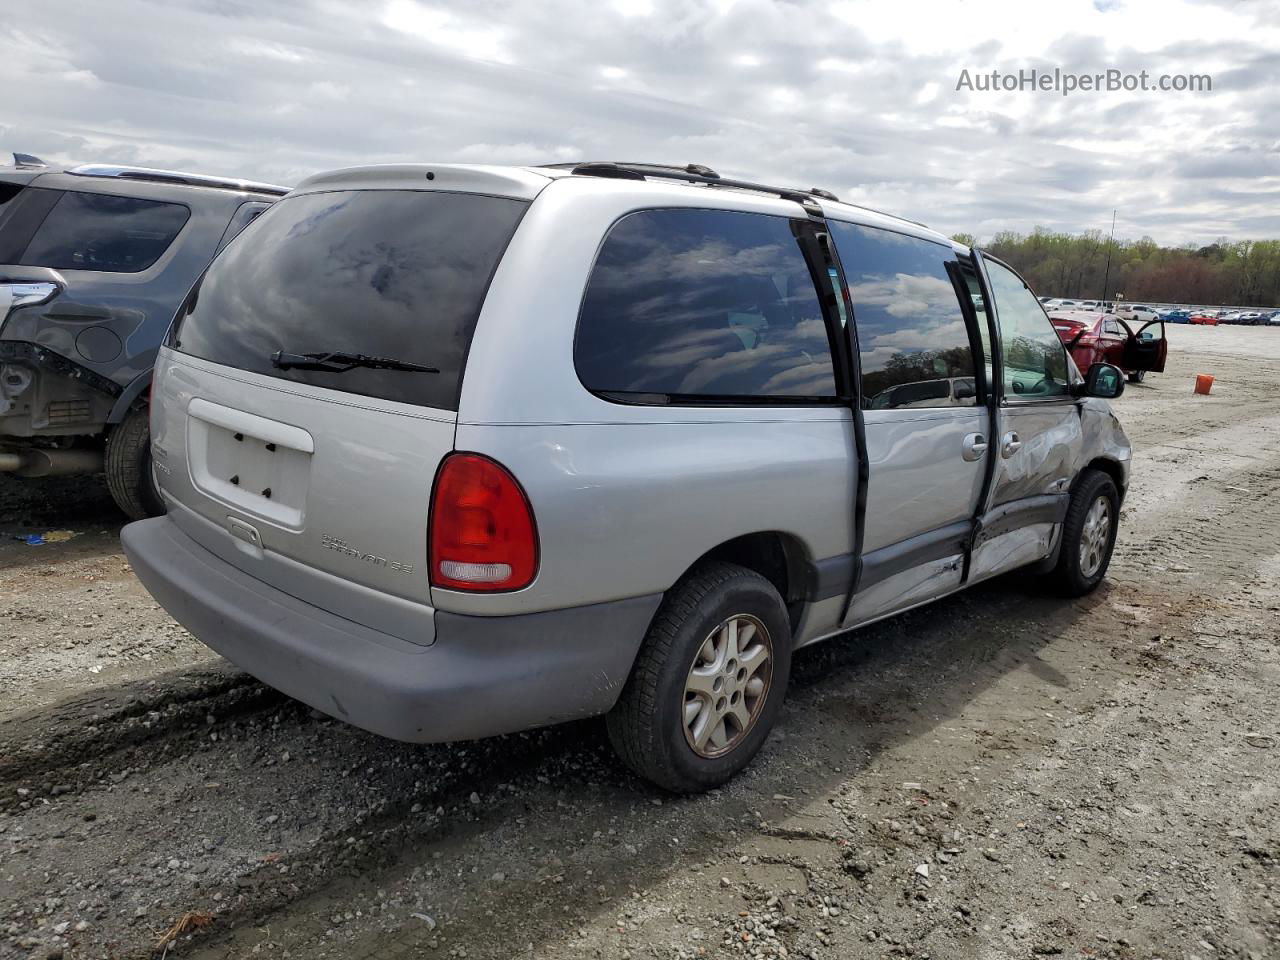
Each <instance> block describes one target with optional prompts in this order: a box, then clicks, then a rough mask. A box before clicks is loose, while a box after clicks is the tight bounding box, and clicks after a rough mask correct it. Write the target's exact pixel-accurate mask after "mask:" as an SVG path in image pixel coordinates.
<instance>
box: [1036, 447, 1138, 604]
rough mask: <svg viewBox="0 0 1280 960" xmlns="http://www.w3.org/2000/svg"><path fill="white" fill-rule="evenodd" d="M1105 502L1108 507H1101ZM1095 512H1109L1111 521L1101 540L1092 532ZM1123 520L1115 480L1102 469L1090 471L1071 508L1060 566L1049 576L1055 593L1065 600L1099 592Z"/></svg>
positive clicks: (1069, 509)
mask: <svg viewBox="0 0 1280 960" xmlns="http://www.w3.org/2000/svg"><path fill="white" fill-rule="evenodd" d="M1103 501H1105V508H1100V507H1098V504H1099V503H1100V502H1103ZM1094 510H1105V515H1106V518H1107V527H1106V530H1105V533H1103V534H1101V535H1100V537H1099V534H1097V533H1094V534H1090V533H1089V532H1088V530H1089V528H1090V527H1091V526H1092V525H1093V520H1092V511H1094ZM1119 517H1120V494H1119V492H1118V491H1117V490H1116V485H1115V481H1113V480H1112V479H1111V478H1110V477H1109V476H1107V475H1106V474H1105V473H1103V472H1102V471H1101V470H1093V469H1089V470H1086V471H1085V472H1084V473H1083V474H1082V475H1081V477H1080V482H1079V484H1078V485H1077V486H1076V490H1075V493H1073V494H1072V495H1071V504H1070V506H1068V507H1067V517H1066V520H1065V521H1064V522H1063V524H1062V549H1061V550H1060V551H1059V553H1058V564H1057V566H1056V567H1055V568H1054V569H1053V571H1052V572H1051V573H1050V574H1049V575H1048V576H1049V583H1050V586H1051V587H1052V588H1053V590H1054V591H1055V592H1057V593H1058V594H1060V595H1062V596H1064V597H1082V596H1084V595H1085V594H1086V593H1091V592H1093V591H1094V590H1095V589H1097V586H1098V584H1100V583H1101V582H1102V580H1103V577H1105V576H1106V574H1107V567H1108V566H1109V565H1110V564H1111V553H1112V551H1113V550H1115V546H1116V531H1117V529H1118V523H1117V521H1118V520H1119ZM1093 529H1094V530H1096V527H1093ZM1086 538H1087V539H1086ZM1087 541H1088V542H1087Z"/></svg>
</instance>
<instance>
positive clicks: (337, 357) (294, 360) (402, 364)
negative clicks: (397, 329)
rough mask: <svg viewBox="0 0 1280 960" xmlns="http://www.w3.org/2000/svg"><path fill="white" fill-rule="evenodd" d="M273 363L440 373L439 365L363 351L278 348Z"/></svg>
mask: <svg viewBox="0 0 1280 960" xmlns="http://www.w3.org/2000/svg"><path fill="white" fill-rule="evenodd" d="M271 365H272V366H273V367H278V368H279V369H281V370H324V371H326V372H327V373H346V372H347V371H348V370H355V369H356V368H357V367H362V368H365V369H368V370H409V371H411V372H413V373H439V372H440V370H439V368H438V367H428V366H425V365H424V364H421V363H410V362H409V361H408V360H397V359H395V358H394V357H370V356H366V355H365V354H363V353H340V352H336V353H286V352H285V351H283V350H277V351H276V352H275V353H273V354H272V355H271Z"/></svg>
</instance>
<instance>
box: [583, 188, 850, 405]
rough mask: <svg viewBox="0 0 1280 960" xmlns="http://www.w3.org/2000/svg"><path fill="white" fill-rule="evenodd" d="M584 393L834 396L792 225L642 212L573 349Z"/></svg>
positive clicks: (633, 219) (586, 310)
mask: <svg viewBox="0 0 1280 960" xmlns="http://www.w3.org/2000/svg"><path fill="white" fill-rule="evenodd" d="M574 361H575V363H576V365H577V368H578V376H579V378H580V379H581V380H582V383H583V385H584V386H586V387H587V389H589V390H592V391H594V392H596V393H599V394H601V395H603V396H605V397H607V398H609V399H614V400H618V401H624V402H632V403H704V404H705V403H737V402H742V403H756V404H760V403H786V402H809V403H812V402H813V401H814V400H822V399H828V398H834V397H835V396H836V386H835V374H834V370H833V367H832V363H831V348H830V344H829V342H828V335H827V327H826V322H825V320H824V318H823V315H822V307H821V305H820V303H819V301H818V295H817V293H816V291H815V289H814V285H813V279H812V276H811V274H810V271H809V267H808V263H807V261H806V260H805V258H804V254H803V252H802V251H801V248H800V244H799V241H798V239H797V236H796V233H795V232H794V231H793V229H792V224H791V221H789V220H788V219H787V218H785V217H776V216H769V215H763V214H755V213H735V212H730V211H723V210H648V211H642V212H640V213H633V214H631V215H629V216H627V217H624V218H623V219H622V220H620V221H619V222H618V223H617V224H616V225H615V226H614V228H613V230H612V231H611V232H610V233H609V236H608V239H606V240H605V243H604V246H603V247H602V248H601V250H600V255H599V257H598V259H597V261H596V265H595V269H594V270H593V271H592V274H591V280H590V282H589V283H588V285H587V292H586V295H585V297H584V299H583V304H582V315H581V317H580V319H579V321H578V333H577V338H576V341H575V343H574Z"/></svg>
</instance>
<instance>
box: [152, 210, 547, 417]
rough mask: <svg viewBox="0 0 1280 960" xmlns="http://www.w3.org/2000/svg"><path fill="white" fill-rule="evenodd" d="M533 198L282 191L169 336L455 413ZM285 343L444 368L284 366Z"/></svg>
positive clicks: (258, 366)
mask: <svg viewBox="0 0 1280 960" xmlns="http://www.w3.org/2000/svg"><path fill="white" fill-rule="evenodd" d="M527 206H528V204H527V203H526V202H525V201H523V200H510V199H506V198H503V197H488V196H480V195H477V194H466V193H444V192H431V191H415V190H364V191H361V190H355V191H351V190H348V191H339V192H334V193H312V194H304V195H302V196H298V197H291V198H288V199H285V200H282V201H280V202H279V203H277V204H275V206H273V207H272V208H271V209H270V210H268V211H266V212H265V213H263V214H262V216H260V217H258V219H256V220H255V221H254V222H253V223H251V224H250V225H249V226H248V227H246V228H245V230H244V232H243V233H242V234H241V235H240V236H239V237H238V238H237V239H236V242H235V243H232V244H230V245H229V246H228V247H227V248H226V249H225V250H224V251H223V252H222V253H221V254H220V255H219V256H218V257H217V259H215V260H214V262H213V265H212V266H210V267H209V270H208V272H207V273H206V274H205V276H204V278H203V279H202V280H201V281H200V283H199V284H198V285H197V286H196V288H195V289H194V290H193V291H192V292H191V295H190V296H189V297H188V298H187V302H186V304H185V305H184V306H183V308H182V310H181V311H179V315H178V319H177V323H176V325H175V328H174V332H173V334H172V337H171V343H172V344H173V346H174V347H175V348H177V349H179V350H181V351H182V352H184V353H189V354H191V355H192V356H196V357H202V358H204V359H205V360H212V361H213V362H214V363H222V364H226V365H228V366H232V367H238V368H240V369H242V370H249V371H252V372H253V373H262V374H267V375H268V376H273V377H280V378H282V379H285V380H293V381H297V382H300V383H307V384H311V385H313V386H318V387H327V388H329V389H332V390H342V391H345V392H347V393H357V394H361V395H363V396H370V397H380V398H382V399H384V400H395V401H399V402H401V403H413V404H419V405H425V406H430V407H439V408H442V409H447V410H456V409H457V408H458V391H459V388H460V385H461V381H462V369H463V364H464V362H465V360H466V355H467V349H468V348H469V347H470V345H471V335H472V333H473V332H474V331H475V325H476V318H477V317H478V316H479V314H480V307H481V305H482V304H483V303H484V297H485V293H486V291H487V290H488V288H489V279H490V277H492V276H493V272H494V269H495V268H496V267H497V265H498V261H499V260H500V259H501V258H502V254H503V251H504V250H506V247H507V243H508V241H510V239H511V236H512V234H513V233H514V232H515V229H516V225H517V224H518V223H519V222H520V217H521V215H522V214H523V213H524V211H525V209H526V207H527ZM277 351H284V352H285V353H297V354H309V353H331V352H343V353H359V354H365V355H368V356H376V357H390V358H393V359H396V360H404V361H408V362H410V363H415V364H421V365H425V366H430V367H436V368H437V369H438V370H439V371H440V372H439V373H425V372H421V371H405V370H370V369H363V368H356V369H352V370H348V371H347V372H345V373H334V372H328V371H322V370H303V369H298V368H291V369H288V370H281V369H279V368H277V367H275V366H274V365H273V364H272V362H271V357H272V355H273V354H275V353H276V352H277Z"/></svg>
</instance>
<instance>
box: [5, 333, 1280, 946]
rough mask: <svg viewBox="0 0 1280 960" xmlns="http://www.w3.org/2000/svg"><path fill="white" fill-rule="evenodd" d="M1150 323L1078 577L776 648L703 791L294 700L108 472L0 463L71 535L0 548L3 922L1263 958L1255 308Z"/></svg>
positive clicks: (31, 927)
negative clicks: (1098, 582)
mask: <svg viewBox="0 0 1280 960" xmlns="http://www.w3.org/2000/svg"><path fill="white" fill-rule="evenodd" d="M1170 335H1171V342H1172V345H1173V348H1174V349H1173V352H1172V354H1171V359H1170V365H1169V372H1168V373H1166V374H1164V375H1162V376H1153V377H1151V378H1149V379H1148V381H1147V382H1146V383H1145V384H1141V385H1130V387H1129V388H1128V389H1127V390H1126V392H1125V395H1124V396H1123V397H1122V398H1121V399H1120V400H1119V401H1117V403H1116V408H1117V412H1118V414H1119V415H1120V417H1121V419H1122V420H1123V422H1124V423H1125V425H1126V428H1127V429H1128V430H1129V432H1130V434H1131V436H1132V437H1133V439H1134V442H1135V447H1136V455H1135V464H1134V474H1133V487H1132V489H1131V492H1130V495H1129V497H1128V499H1127V501H1126V503H1125V507H1124V511H1123V514H1122V533H1121V540H1120V545H1119V547H1118V549H1117V553H1116V557H1115V561H1114V563H1113V566H1112V572H1111V576H1110V578H1109V581H1108V583H1107V584H1106V585H1105V586H1104V587H1103V588H1102V589H1101V590H1099V591H1098V592H1097V593H1096V594H1094V595H1092V596H1090V597H1087V598H1085V599H1083V600H1079V601H1075V602H1070V603H1067V602H1063V601H1061V600H1058V599H1054V598H1052V597H1049V596H1046V595H1044V594H1043V593H1041V592H1039V591H1038V590H1037V589H1036V586H1035V585H1034V584H1032V583H1029V582H1026V581H1024V580H1021V579H1019V578H1016V577H1014V578H1006V579H1004V580H1001V581H998V582H996V583H993V584H989V585H985V586H982V587H979V588H977V589H975V590H973V591H971V592H968V593H965V594H962V595H960V596H957V597H954V598H951V599H949V600H946V601H943V602H942V603H939V604H936V605H934V606H931V607H927V608H923V609H921V610H919V611H916V612H913V613H911V614H907V615H904V616H901V617H897V618H895V619H893V620H891V621H888V622H885V623H882V624H880V625H877V626H875V627H873V628H869V629H867V630H863V631H859V632H857V633H853V634H850V635H848V636H847V637H844V638H841V639H839V640H836V641H833V642H831V643H827V644H823V645H820V646H818V647H815V648H811V649H809V650H806V651H803V652H801V654H799V655H798V657H797V661H796V664H795V669H794V674H795V675H794V678H793V686H792V690H791V693H790V696H789V700H788V705H787V709H786V710H785V713H784V717H783V721H782V724H781V728H780V730H779V731H778V735H777V736H776V737H774V738H773V739H772V740H771V741H770V743H769V745H768V746H767V747H766V750H765V751H764V753H763V754H762V755H761V757H760V759H759V761H758V762H757V763H756V765H755V766H754V767H753V768H752V769H751V770H750V771H748V773H747V774H746V775H744V776H743V777H741V778H739V779H738V780H736V781H735V782H733V783H732V784H730V785H728V786H726V787H725V788H723V789H721V790H718V791H714V792H712V793H711V794H709V795H707V796H704V797H699V798H693V799H673V798H671V797H667V796H664V795H661V794H658V793H657V792H655V791H653V790H651V789H649V788H648V787H646V786H645V785H644V784H641V783H638V782H637V781H635V780H634V779H632V778H630V777H628V776H626V775H625V774H624V773H623V772H622V770H621V768H620V767H619V765H618V764H617V763H616V762H615V761H614V760H613V759H612V757H611V755H610V753H609V751H608V749H607V747H606V745H605V744H604V742H603V738H602V736H601V732H600V729H599V725H598V724H596V723H581V724H575V725H570V726H567V727H563V728H558V729H554V730H548V731H540V732H537V733H531V734H524V735H518V736H512V737H504V738H498V739H495V740H490V741H484V742H481V743H474V744H455V745H449V746H438V747H414V746H408V745H404V744H396V743H390V742H388V741H384V740H380V739H378V738H376V737H373V736H371V735H368V734H365V733H362V732H361V731H358V730H354V729H352V728H349V727H346V726H343V725H341V724H338V723H335V722H333V721H331V720H328V719H326V718H323V717H320V716H318V715H316V714H314V713H312V712H311V711H309V710H307V709H306V708H305V707H302V706H300V705H297V704H295V703H293V702H291V701H288V700H286V699H285V698H283V697H280V696H279V695H277V694H274V693H273V692H271V691H269V690H266V689H264V688H262V687H261V686H260V685H258V684H256V683H254V682H253V681H251V680H249V679H248V678H245V677H244V676H243V675H242V674H239V673H238V672H237V671H235V670H234V669H232V668H229V667H227V666H225V665H223V664H222V663H221V661H219V660H217V659H216V658H215V657H213V656H212V655H211V654H209V653H208V652H207V651H206V650H205V648H203V647H202V646H200V645H199V644H197V643H195V641H193V640H191V639H190V638H189V637H187V636H186V635H185V633H184V632H183V631H181V630H180V629H179V628H178V627H177V626H176V625H174V624H173V623H172V622H171V621H169V620H168V618H167V617H166V616H165V615H164V614H163V613H162V612H161V611H159V609H158V608H157V607H156V606H155V605H154V604H153V603H152V602H151V601H150V599H149V598H147V597H146V594H145V592H143V591H142V590H141V588H140V587H138V586H137V584H136V583H135V582H134V581H133V580H132V578H131V575H130V574H129V572H128V570H127V565H126V563H125V561H124V559H123V557H122V556H121V555H120V554H119V551H118V548H117V546H116V545H115V540H114V532H115V528H116V527H117V526H118V523H119V520H118V518H117V517H116V516H115V515H114V512H113V511H112V510H111V508H110V506H109V501H108V500H106V499H105V497H104V498H102V499H101V500H99V501H96V502H97V503H98V504H99V507H98V508H96V509H97V512H96V513H95V512H94V509H88V510H87V511H86V508H85V507H84V506H83V505H81V506H77V507H76V508H75V509H74V510H72V511H71V513H72V515H71V516H70V517H67V516H64V515H63V514H61V513H59V509H58V505H57V503H55V502H53V501H48V502H46V501H42V500H41V495H40V494H33V493H32V492H31V489H30V488H27V487H24V488H23V489H22V490H21V491H18V492H14V487H13V486H12V484H13V482H12V481H3V480H0V530H6V531H7V530H8V529H9V528H14V530H15V531H16V532H19V533H21V532H31V529H30V528H32V527H34V526H37V525H44V528H45V529H72V530H74V531H76V532H77V533H78V534H79V535H78V536H76V537H74V538H72V539H70V540H66V541H62V542H58V543H52V544H48V545H45V546H42V547H28V546H25V545H24V544H21V543H19V542H18V541H14V540H10V541H6V542H5V543H3V544H0V577H2V578H3V583H4V592H3V594H2V595H0V663H2V664H3V665H2V666H0V938H2V939H0V956H10V955H12V956H15V957H28V956H34V957H48V956H52V955H58V954H59V952H61V953H60V955H62V956H65V957H68V958H70V957H121V958H123V957H143V956H153V955H158V954H155V953H154V952H153V948H154V947H155V946H156V944H157V943H158V942H159V941H160V938H161V937H162V936H163V935H164V934H165V933H166V931H168V930H169V929H170V928H172V927H173V926H174V924H175V923H177V922H178V921H179V920H181V918H182V917H183V916H184V915H187V914H189V913H191V914H195V915H199V916H201V917H203V916H204V915H206V914H207V915H209V916H211V917H212V918H213V919H212V922H211V923H209V924H208V925H207V926H202V927H198V928H193V929H192V932H190V933H183V934H181V935H180V936H178V937H177V939H176V942H174V943H172V944H171V945H170V951H171V953H172V952H177V953H180V954H182V955H185V956H195V957H209V958H213V957H224V956H236V957H240V956H251V955H252V956H280V957H284V956H293V957H301V956H305V957H335V958H336V957H343V958H346V957H386V956H424V957H433V956H439V957H450V958H461V957H472V958H482V957H483V958H488V957H495V958H497V957H501V958H509V957H516V956H519V957H537V958H557V960H558V958H563V957H584V958H595V957H605V958H624V957H632V958H637V960H638V958H640V957H664V958H668V957H669V958H677V957H690V958H693V957H812V958H845V957H907V956H910V957H917V958H919V957H933V958H950V957H982V958H1004V957H1011V958H1034V957H1054V956H1064V957H1110V958H1116V960H1130V958H1151V957H1162V958H1173V957H1178V958H1187V957H1192V956H1195V957H1200V958H1202V960H1209V958H1212V957H1219V956H1231V957H1241V958H1250V960H1261V958H1268V960H1269V958H1272V957H1276V956H1280V909H1278V906H1280V879H1278V874H1277V860H1280V698H1277V697H1276V696H1275V691H1276V689H1277V688H1278V687H1280V684H1278V681H1280V649H1278V646H1277V635H1276V630H1275V624H1276V622H1277V611H1278V610H1280V546H1277V543H1278V542H1280V537H1277V534H1278V533H1280V522H1278V521H1277V514H1276V509H1275V504H1276V503H1278V502H1280V390H1277V389H1276V384H1277V383H1280V331H1273V330H1265V329H1264V330H1257V329H1232V328H1218V329H1216V330H1215V329H1202V328H1177V327H1174V328H1171V334H1170ZM1196 373H1212V374H1213V375H1214V376H1215V377H1216V378H1217V382H1216V384H1215V388H1214V392H1213V394H1212V395H1211V396H1209V397H1196V396H1194V395H1193V394H1192V393H1191V381H1192V379H1193V377H1194V374H1196ZM77 489H79V490H80V491H81V493H82V494H84V493H85V490H86V489H87V487H85V486H83V485H82V486H80V487H78V488H77ZM86 495H87V494H86ZM33 498H34V499H33ZM81 503H83V501H81ZM24 524H25V526H24ZM147 657H150V659H147ZM95 666H97V667H100V669H98V670H96V671H94V669H93V668H94V667H95Z"/></svg>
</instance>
